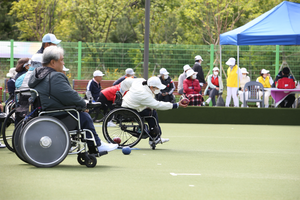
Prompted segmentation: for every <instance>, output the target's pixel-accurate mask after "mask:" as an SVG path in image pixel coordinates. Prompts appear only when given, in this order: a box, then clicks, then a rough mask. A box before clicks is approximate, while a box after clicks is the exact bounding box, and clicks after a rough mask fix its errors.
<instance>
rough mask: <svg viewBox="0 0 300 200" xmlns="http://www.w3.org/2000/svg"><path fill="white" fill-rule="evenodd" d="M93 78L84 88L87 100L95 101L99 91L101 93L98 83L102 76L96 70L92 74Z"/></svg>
mask: <svg viewBox="0 0 300 200" xmlns="http://www.w3.org/2000/svg"><path fill="white" fill-rule="evenodd" d="M93 76H94V78H93V79H92V80H90V81H89V82H88V84H87V86H86V97H87V99H88V100H92V101H97V99H98V97H99V94H100V91H101V85H100V82H101V81H102V76H104V74H103V73H102V72H101V71H99V70H96V71H94V73H93Z"/></svg>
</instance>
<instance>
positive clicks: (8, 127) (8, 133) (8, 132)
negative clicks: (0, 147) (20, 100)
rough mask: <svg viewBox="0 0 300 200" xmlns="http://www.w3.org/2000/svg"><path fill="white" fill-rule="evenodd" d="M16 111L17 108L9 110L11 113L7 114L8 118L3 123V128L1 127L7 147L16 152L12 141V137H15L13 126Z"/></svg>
mask: <svg viewBox="0 0 300 200" xmlns="http://www.w3.org/2000/svg"><path fill="white" fill-rule="evenodd" d="M15 112H16V110H15V109H14V110H12V111H10V112H9V114H8V115H7V116H6V118H5V120H4V122H3V124H2V128H1V133H2V136H3V142H4V144H5V145H6V147H7V148H8V149H9V150H10V151H12V152H15V150H14V148H13V142H12V137H13V132H14V128H13V127H12V126H14V122H15V119H14V118H15V116H14V115H15Z"/></svg>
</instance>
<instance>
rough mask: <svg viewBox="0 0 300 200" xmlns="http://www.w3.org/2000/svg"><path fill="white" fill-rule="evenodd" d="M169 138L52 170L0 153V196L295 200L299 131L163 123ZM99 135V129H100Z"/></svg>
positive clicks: (299, 183) (299, 177) (299, 187)
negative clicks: (90, 164) (86, 163)
mask: <svg viewBox="0 0 300 200" xmlns="http://www.w3.org/2000/svg"><path fill="white" fill-rule="evenodd" d="M161 127H162V129H163V137H167V138H170V141H169V142H168V143H166V144H163V145H162V144H160V145H158V146H157V149H156V150H151V149H150V147H149V145H148V141H147V140H142V141H141V142H140V143H139V144H138V145H137V146H135V147H136V148H138V149H139V150H132V152H131V154H130V155H127V156H125V155H123V154H122V152H121V150H115V151H113V152H110V153H109V154H108V155H105V156H103V157H101V158H98V164H97V166H96V167H95V168H87V167H85V166H80V165H79V164H78V163H77V157H76V156H72V155H70V156H68V157H67V158H66V159H65V160H64V161H63V162H62V163H61V164H60V165H58V166H56V167H53V168H36V167H34V166H31V165H28V164H25V163H23V162H22V161H21V160H19V159H18V158H17V156H16V155H14V154H13V153H11V152H10V151H9V150H8V149H0V170H1V171H0V172H1V175H0V176H1V189H0V191H1V192H0V199H3V200H4V199H5V200H6V199H7V200H10V199H22V200H24V199H72V200H76V199H106V200H111V199H129V200H131V199H138V200H144V199H151V200H152V199H172V200H173V199H188V200H189V199H255V200H256V199H264V200H266V199H272V200H273V199H300V128H299V126H267V125H216V124H165V123H164V124H161ZM97 131H98V133H100V138H103V136H102V134H101V127H100V126H99V125H98V126H97Z"/></svg>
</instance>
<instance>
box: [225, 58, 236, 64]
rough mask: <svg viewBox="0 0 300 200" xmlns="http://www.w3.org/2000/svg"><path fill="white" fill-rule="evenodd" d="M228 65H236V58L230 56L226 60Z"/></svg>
mask: <svg viewBox="0 0 300 200" xmlns="http://www.w3.org/2000/svg"><path fill="white" fill-rule="evenodd" d="M226 65H235V58H229V59H228V60H227V62H226Z"/></svg>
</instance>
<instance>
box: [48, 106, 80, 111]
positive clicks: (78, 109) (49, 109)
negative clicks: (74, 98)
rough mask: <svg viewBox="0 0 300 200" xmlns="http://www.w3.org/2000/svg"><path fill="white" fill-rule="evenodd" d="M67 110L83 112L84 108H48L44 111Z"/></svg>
mask: <svg viewBox="0 0 300 200" xmlns="http://www.w3.org/2000/svg"><path fill="white" fill-rule="evenodd" d="M67 109H74V110H77V111H81V110H83V109H84V108H82V107H77V106H64V107H61V108H48V109H44V110H43V111H55V110H67Z"/></svg>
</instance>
